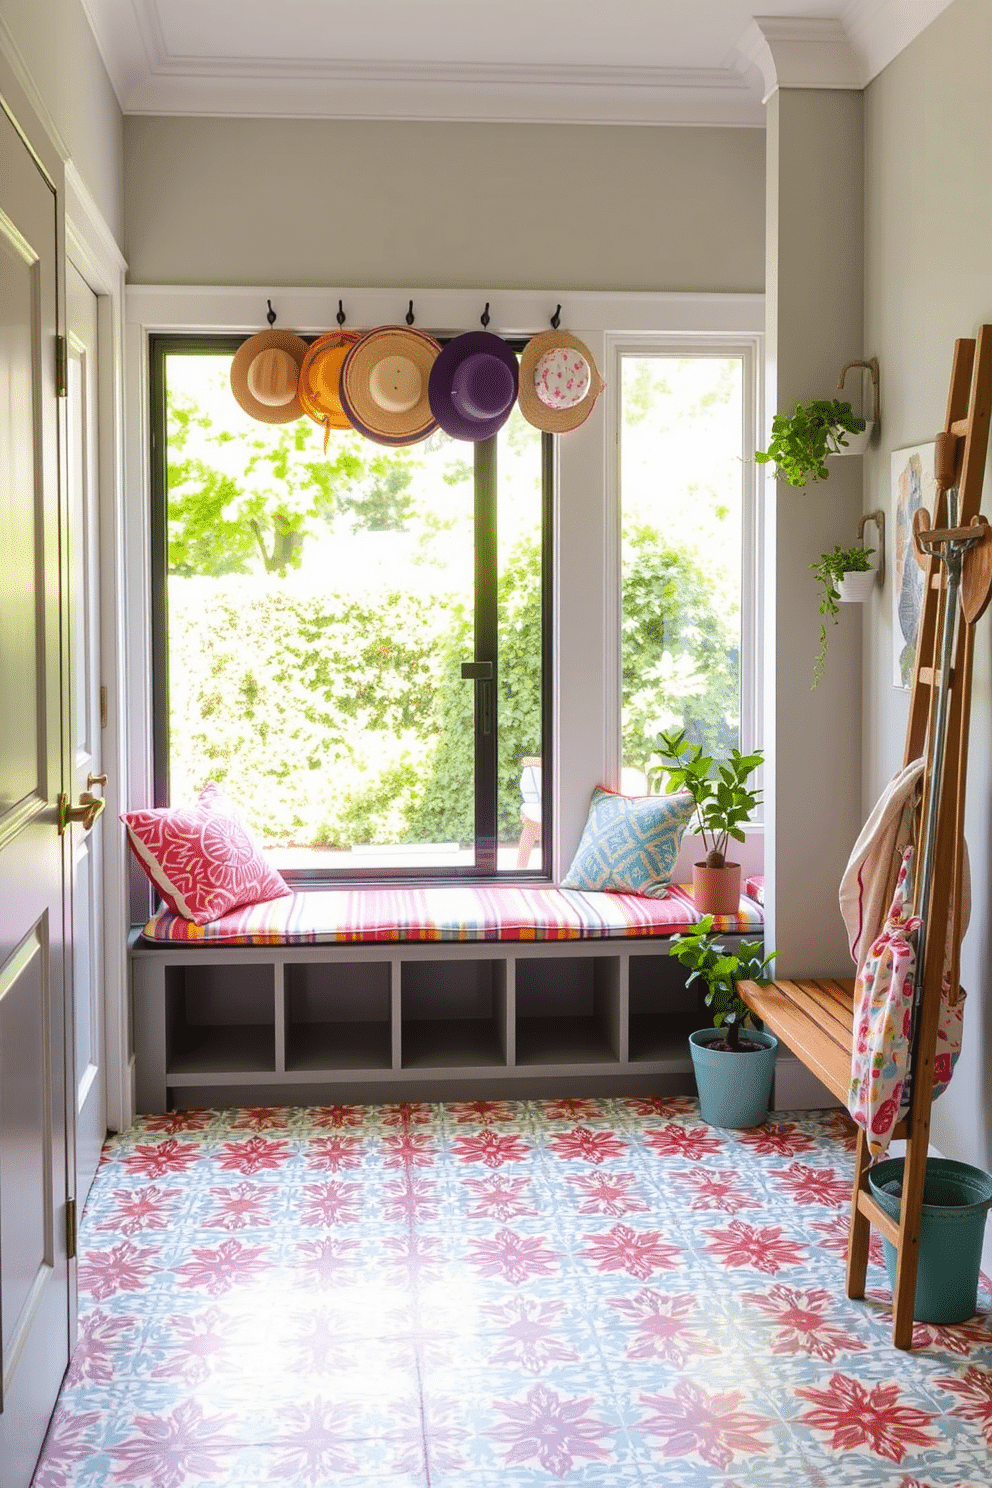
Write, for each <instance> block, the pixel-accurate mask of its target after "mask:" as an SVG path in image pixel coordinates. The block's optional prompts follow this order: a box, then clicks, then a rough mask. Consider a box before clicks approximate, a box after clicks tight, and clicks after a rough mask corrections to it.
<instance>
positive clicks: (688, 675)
mask: <svg viewBox="0 0 992 1488" xmlns="http://www.w3.org/2000/svg"><path fill="white" fill-rule="evenodd" d="M736 621H737V616H736V613H733V614H729V615H728V614H727V613H726V610H725V607H724V606H723V605H722V603H721V586H720V583H719V580H718V577H717V576H716V575H715V574H713V573H712V572H710V571H709V570H707V569H706V568H705V567H704V566H703V564H702V563H701V561H700V560H699V558H698V556H697V555H695V554H694V553H692V552H690V551H688V550H686V549H684V548H681V547H678V546H674V545H672V544H671V543H670V542H666V541H665V539H664V538H663V536H662V534H661V533H660V532H659V531H658V530H657V528H655V527H651V526H648V525H646V524H645V525H640V526H636V527H633V526H632V527H630V528H628V533H627V543H626V545H625V561H624V568H623V626H622V634H621V654H622V670H623V698H622V702H623V757H624V759H625V760H626V761H627V762H628V763H629V764H633V765H637V766H639V767H641V768H646V767H647V764H648V762H649V760H650V756H651V753H652V746H653V741H654V739H655V737H656V736H657V735H658V734H659V733H660V732H661V731H662V730H663V729H666V728H672V727H675V726H681V727H684V728H685V730H686V733H687V734H688V736H689V738H690V739H691V740H693V741H694V742H695V743H698V744H700V745H701V746H702V748H703V750H704V752H705V753H707V754H713V755H721V756H722V755H726V754H728V753H729V751H730V750H731V749H732V748H733V747H734V745H735V744H736V743H737V732H738V712H739V696H740V681H739V678H740V646H739V641H738V633H737V624H736Z"/></svg>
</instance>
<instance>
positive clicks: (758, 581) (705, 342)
mask: <svg viewBox="0 0 992 1488" xmlns="http://www.w3.org/2000/svg"><path fill="white" fill-rule="evenodd" d="M607 341H608V347H609V367H610V372H611V374H612V378H611V382H612V396H611V398H610V403H609V411H608V416H609V425H610V436H609V437H610V447H611V449H612V450H613V452H614V458H613V460H612V461H611V465H610V480H609V487H608V506H609V512H610V518H611V522H610V530H611V536H612V549H611V554H610V561H611V567H612V569H613V572H614V573H615V575H616V589H615V593H614V595H613V604H612V606H611V618H612V635H611V636H610V644H609V657H610V665H611V673H610V682H609V686H610V692H611V694H612V695H613V696H614V698H615V702H616V733H615V746H614V747H615V750H616V769H617V771H618V772H619V768H620V762H621V757H622V745H621V713H622V706H621V699H622V694H623V676H622V662H621V649H620V636H621V622H622V614H623V596H622V592H621V580H620V573H621V550H622V544H621V532H622V518H623V512H622V502H621V490H620V487H621V472H620V446H621V432H622V429H621V424H622V413H623V410H622V406H621V404H622V399H621V388H622V377H621V370H622V362H623V359H624V357H651V356H657V357H669V358H674V357H687V358H688V357H712V358H715V359H729V358H731V357H733V358H737V357H740V359H741V362H742V369H741V382H742V386H741V405H742V406H741V425H742V427H741V459H742V470H741V610H740V631H741V633H740V744H739V747H740V749H741V752H742V753H744V754H747V753H750V752H751V751H752V750H753V749H755V748H756V747H758V746H759V745H760V744H761V742H762V737H763V701H764V700H763V690H764V689H763V655H764V606H763V604H762V595H763V583H764V540H765V539H764V513H763V509H762V505H761V500H760V496H761V491H762V489H763V485H762V478H761V476H760V474H759V472H758V466H757V464H756V462H755V459H754V453H755V450H756V449H757V448H758V433H759V430H760V428H761V419H762V406H761V405H762V397H761V381H760V375H759V374H760V371H761V352H762V338H761V337H760V336H758V335H755V334H751V335H744V336H725V335H720V334H706V333H703V334H695V335H691V334H690V335H685V334H660V335H659V334H651V333H644V334H639V335H630V334H625V335H617V336H610V337H608V338H607ZM755 828H756V829H757V830H758V831H761V830H762V829H763V813H762V809H761V807H760V806H759V808H758V809H757V810H756V811H755V813H754V815H753V817H752V819H751V822H750V823H749V830H752V829H755Z"/></svg>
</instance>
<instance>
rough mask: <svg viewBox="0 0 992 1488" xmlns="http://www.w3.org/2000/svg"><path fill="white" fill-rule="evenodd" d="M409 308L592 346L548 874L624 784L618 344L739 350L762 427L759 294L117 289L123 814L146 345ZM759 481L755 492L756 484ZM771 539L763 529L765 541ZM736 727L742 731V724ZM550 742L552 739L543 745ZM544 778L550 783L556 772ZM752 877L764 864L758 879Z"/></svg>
mask: <svg viewBox="0 0 992 1488" xmlns="http://www.w3.org/2000/svg"><path fill="white" fill-rule="evenodd" d="M411 299H412V300H413V302H414V309H415V312H416V317H417V320H418V322H419V323H422V324H424V325H433V326H436V327H439V328H440V327H443V328H445V331H446V334H448V335H455V334H457V333H458V332H459V331H464V330H466V329H470V328H471V327H472V326H474V325H476V324H477V323H478V320H479V316H480V315H481V314H482V312H483V309H484V307H485V306H486V305H487V304H488V305H489V314H490V325H489V329H490V330H492V331H493V332H495V333H496V334H497V335H503V336H520V337H522V338H523V339H525V340H526V339H529V338H530V337H531V336H533V335H535V334H536V333H537V332H538V331H540V330H542V329H545V328H546V327H547V325H548V322H549V320H550V318H551V317H552V316H554V315H556V313H557V315H558V317H559V318H560V323H561V324H562V325H563V326H565V327H567V328H568V329H569V330H570V331H572V332H574V333H575V335H577V336H579V337H580V338H581V339H582V340H583V341H584V342H585V343H586V345H587V346H588V347H589V348H590V350H591V351H592V354H593V356H594V357H595V359H596V363H597V365H598V367H599V368H600V371H601V372H602V373H603V375H604V377H605V378H606V380H607V387H606V390H605V392H604V393H603V395H602V397H601V398H600V399H599V400H598V402H597V404H596V406H595V407H594V408H593V410H592V412H591V413H590V416H589V418H588V419H587V420H586V422H585V423H584V424H583V425H582V426H581V427H580V428H578V429H576V430H575V431H574V432H573V433H571V434H569V435H568V436H567V437H565V438H563V439H561V440H560V441H557V446H558V447H557V451H556V455H557V469H556V473H555V491H554V513H555V527H554V545H553V555H552V564H553V570H554V614H553V626H554V628H553V634H552V667H553V673H552V688H551V695H552V710H553V711H552V718H551V720H550V725H551V742H552V743H553V745H554V768H553V771H552V772H548V771H545V772H544V777H543V782H544V789H545V807H546V809H547V810H549V811H550V810H551V809H553V828H552V831H551V832H548V833H547V834H546V836H547V837H552V838H553V840H552V841H551V842H550V843H549V846H550V851H551V861H550V872H551V876H552V881H557V880H558V879H560V877H561V876H562V875H563V874H564V872H565V870H566V869H567V867H568V865H569V863H570V862H571V860H572V857H573V856H574V853H575V849H576V846H577V845H578V841H579V838H580V836H581V834H582V829H583V826H584V824H585V821H586V817H587V814H588V808H589V798H590V795H591V792H592V790H593V788H594V787H595V786H596V785H599V784H603V785H607V786H609V785H611V784H612V785H616V784H617V783H618V782H619V739H620V722H619V701H620V687H619V666H618V661H619V652H617V653H616V655H617V661H614V660H613V652H614V647H615V645H616V644H617V630H618V624H619V608H618V606H619V569H618V552H617V546H618V533H617V530H616V512H615V499H616V498H615V491H614V484H613V483H614V470H613V466H614V460H613V452H614V451H615V447H616V446H615V437H616V422H615V410H613V408H612V403H613V398H614V396H615V393H616V376H615V371H614V355H613V348H614V346H615V344H617V343H618V342H621V341H623V342H625V343H628V344H630V345H632V346H635V347H637V346H642V345H644V344H645V343H646V342H650V341H657V342H659V343H660V344H671V343H672V342H673V341H678V342H680V343H682V344H688V345H690V346H693V347H694V346H697V345H702V344H707V343H712V342H714V341H717V342H722V343H728V342H730V343H733V344H739V343H746V344H747V345H749V346H751V347H753V348H754V356H755V366H756V367H757V368H758V369H760V375H759V376H758V378H757V386H756V389H755V405H756V415H755V425H756V427H755V430H754V436H753V440H752V442H756V440H757V436H758V433H759V432H763V429H764V412H763V405H764V401H765V398H766V391H765V389H766V376H765V369H764V342H765V313H766V311H765V295H764V293H763V292H761V291H760V290H759V291H756V292H729V293H725V292H706V291H704V292H699V293H696V292H664V291H642V290H570V289H564V290H563V289H562V288H560V287H552V288H543V289H541V288H539V289H501V290H493V289H492V288H491V287H481V288H480V287H479V286H471V285H469V286H466V287H464V288H460V289H440V288H430V287H428V288H425V287H420V288H418V287H416V286H409V285H406V286H401V287H397V286H396V285H393V286H389V285H378V286H371V287H370V286H368V285H365V286H352V287H350V288H349V287H348V286H338V285H335V286H333V287H332V286H316V287H315V286H303V287H300V286H290V285H282V286H281V287H280V285H278V284H272V283H270V284H268V285H265V286H259V285H233V284H226V285H202V284H200V285H197V284H131V285H128V286H127V287H126V288H125V290H124V309H123V315H124V326H123V341H124V367H123V380H122V386H121V389H120V397H121V400H122V405H123V409H124V414H123V416H122V427H123V433H124V448H123V471H122V488H123V493H124V494H123V510H122V518H121V527H120V531H119V534H118V536H117V538H116V539H115V540H116V541H117V542H118V543H119V547H120V571H121V573H122V577H123V582H122V585H121V589H120V592H119V594H118V595H117V597H116V603H115V624H116V626H117V628H118V631H119V634H120V637H121V651H122V667H121V670H120V673H119V675H118V676H116V677H114V678H112V679H111V681H112V684H113V685H115V686H116V687H118V688H119V693H118V697H119V699H120V703H119V706H120V707H121V710H122V716H123V718H124V730H125V735H126V738H125V756H126V768H125V778H124V779H123V780H122V782H121V802H122V807H123V808H125V809H129V808H132V807H140V806H147V805H149V804H151V802H152V799H153V778H152V749H151V735H152V699H151V631H150V613H151V605H150V593H149V561H148V557H149V550H150V548H149V544H150V538H149V520H150V504H149V487H150V469H149V463H150V441H149V430H148V410H149V396H148V380H149V359H148V346H149V339H150V337H151V336H152V335H155V334H159V333H166V332H171V333H173V334H182V333H186V334H189V335H193V334H197V333H200V332H212V333H217V334H222V333H225V332H226V333H228V334H230V335H236V336H238V337H239V338H243V337H244V336H247V335H250V334H252V333H253V332H254V331H257V330H258V329H259V328H260V327H264V325H265V319H266V310H267V307H268V302H269V301H271V303H272V307H273V309H274V310H276V312H277V313H278V318H279V323H280V324H282V325H286V326H291V327H293V328H294V329H296V330H298V331H299V332H300V333H301V334H305V335H318V334H320V333H321V332H322V331H325V330H326V329H327V328H328V327H332V326H333V325H334V324H335V322H336V318H337V314H338V310H339V305H343V307H344V310H345V312H346V314H347V317H348V324H349V325H356V326H380V325H389V324H398V323H401V322H402V320H403V318H404V316H405V315H406V313H407V309H408V306H409V305H410V301H411ZM763 484H764V483H762V486H761V488H762V489H763ZM773 537H774V534H773V532H771V533H770V534H769V538H768V541H769V542H770V541H771V540H773ZM764 541H765V539H764V537H763V536H762V534H761V533H760V531H756V532H755V533H754V534H752V547H751V559H752V565H753V571H754V574H755V575H756V577H755V578H753V579H752V585H751V590H750V592H751V593H752V594H753V595H754V596H755V601H754V603H755V608H756V611H758V612H759V613H760V610H761V608H762V606H763V605H764V603H765V602H766V601H765V597H764V579H763V559H762V551H761V550H762V545H763V543H764ZM755 656H756V660H757V663H758V664H757V665H756V666H755V668H754V675H753V676H752V681H751V685H752V688H753V698H752V700H751V701H750V703H749V716H751V717H752V718H753V719H755V720H760V718H761V715H762V698H761V691H762V676H761V666H760V662H761V646H760V644H759V645H757V646H756V649H755ZM742 727H743V723H742ZM545 747H546V748H547V747H548V746H547V745H546V746H545ZM549 777H550V778H549ZM756 871H757V870H756ZM127 890H128V892H127V902H128V908H129V912H130V920H131V923H132V924H140V923H143V922H144V920H146V919H147V918H148V914H149V913H150V911H151V908H152V903H153V901H152V896H151V892H150V889H149V886H148V883H147V880H146V879H145V877H144V875H143V874H142V872H141V870H140V868H137V867H136V865H134V864H131V866H130V869H129V878H128V884H127Z"/></svg>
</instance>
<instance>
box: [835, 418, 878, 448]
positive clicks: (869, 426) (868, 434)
mask: <svg viewBox="0 0 992 1488" xmlns="http://www.w3.org/2000/svg"><path fill="white" fill-rule="evenodd" d="M874 433H875V424H874V421H873V420H869V421H868V422H867V423H866V424H865V426H864V429H863V430H862V432H861V433H860V434H847V433H846V432H845V435H844V437H845V439H846V440H847V443H846V444H843V445H840V444H837V443H835V440H834V435H833V434H831V436H830V442H831V449H830V453H831V454H832V455H863V454H865V453H866V452H867V450H868V446H869V445H870V444H871V441H872V436H873V435H874Z"/></svg>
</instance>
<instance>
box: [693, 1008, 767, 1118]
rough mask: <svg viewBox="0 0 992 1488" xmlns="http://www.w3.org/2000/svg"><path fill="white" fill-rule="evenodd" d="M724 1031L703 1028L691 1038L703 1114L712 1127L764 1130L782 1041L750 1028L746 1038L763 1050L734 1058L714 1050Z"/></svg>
mask: <svg viewBox="0 0 992 1488" xmlns="http://www.w3.org/2000/svg"><path fill="white" fill-rule="evenodd" d="M724 1036H725V1035H724V1031H723V1029H722V1028H700V1029H697V1031H696V1032H695V1033H690V1035H689V1053H690V1054H691V1056H692V1068H693V1071H694V1073H695V1076H696V1089H697V1091H698V1092H699V1112H700V1115H701V1116H702V1118H703V1120H704V1121H705V1122H706V1124H707V1125H708V1126H730V1127H748V1126H760V1125H761V1123H762V1122H763V1121H764V1120H765V1119H766V1117H767V1115H768V1102H769V1101H770V1100H771V1094H772V1077H773V1075H774V1074H775V1055H776V1054H777V1052H778V1039H777V1038H775V1037H774V1035H773V1034H770V1033H764V1032H761V1033H759V1032H757V1031H756V1030H755V1029H753V1028H749V1029H748V1030H747V1033H746V1035H745V1036H746V1037H747V1038H749V1039H751V1040H752V1041H753V1042H754V1043H756V1044H761V1046H762V1047H761V1048H760V1049H751V1050H748V1051H747V1052H746V1053H744V1054H734V1053H732V1052H730V1051H729V1050H727V1049H711V1048H710V1047H709V1046H710V1044H714V1043H718V1042H719V1041H720V1040H721V1039H722V1038H723V1037H724Z"/></svg>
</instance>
